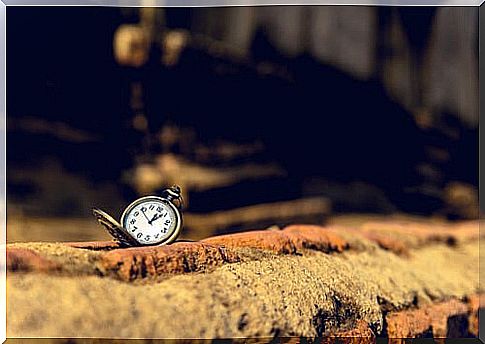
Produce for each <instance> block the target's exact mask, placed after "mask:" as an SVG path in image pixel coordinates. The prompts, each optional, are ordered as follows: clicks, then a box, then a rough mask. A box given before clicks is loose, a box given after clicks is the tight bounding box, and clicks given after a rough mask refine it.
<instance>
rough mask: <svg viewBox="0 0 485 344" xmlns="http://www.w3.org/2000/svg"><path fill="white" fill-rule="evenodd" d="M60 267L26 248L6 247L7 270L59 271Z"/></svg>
mask: <svg viewBox="0 0 485 344" xmlns="http://www.w3.org/2000/svg"><path fill="white" fill-rule="evenodd" d="M60 269H61V267H60V266H59V265H58V264H56V263H54V262H52V261H50V260H49V259H47V258H44V257H42V256H40V255H39V254H37V253H35V252H34V251H32V250H29V249H26V248H16V247H12V248H7V271H12V272H14V271H21V272H27V271H40V272H52V271H59V270H60Z"/></svg>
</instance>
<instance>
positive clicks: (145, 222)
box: [121, 196, 180, 245]
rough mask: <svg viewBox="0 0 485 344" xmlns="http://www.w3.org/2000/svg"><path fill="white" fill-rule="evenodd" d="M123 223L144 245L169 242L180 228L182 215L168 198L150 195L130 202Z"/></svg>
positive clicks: (129, 232) (122, 219) (130, 233)
mask: <svg viewBox="0 0 485 344" xmlns="http://www.w3.org/2000/svg"><path fill="white" fill-rule="evenodd" d="M121 224H122V225H123V227H124V228H126V230H127V231H128V234H129V235H131V236H132V237H133V238H134V239H135V240H136V241H138V242H139V243H140V244H142V245H155V244H159V243H163V242H168V241H170V239H171V238H172V237H174V236H176V234H177V232H178V231H179V229H180V215H179V214H178V211H177V209H176V208H175V207H174V206H173V205H172V204H171V203H170V202H169V201H167V200H165V199H163V198H160V197H156V196H148V197H143V198H140V199H138V200H136V201H135V202H133V203H132V204H130V205H129V206H128V207H127V208H126V210H125V211H124V213H123V216H122V217H121Z"/></svg>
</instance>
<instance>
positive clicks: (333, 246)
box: [202, 225, 348, 254]
mask: <svg viewBox="0 0 485 344" xmlns="http://www.w3.org/2000/svg"><path fill="white" fill-rule="evenodd" d="M202 242H205V243H210V244H215V245H221V246H224V247H230V248H238V247H249V248H257V249H261V250H269V251H272V252H275V253H278V254H294V253H296V252H297V250H299V249H302V248H308V249H314V250H319V251H323V252H327V253H329V252H335V251H336V252H342V251H343V250H344V249H346V248H348V243H347V242H346V241H345V240H344V239H342V238H341V237H339V236H338V235H337V234H335V233H333V232H330V231H328V230H327V229H326V228H325V227H320V226H312V225H293V226H289V227H286V228H285V229H283V230H280V231H269V230H263V231H250V232H244V233H236V234H226V235H220V236H216V237H212V238H208V239H204V240H202Z"/></svg>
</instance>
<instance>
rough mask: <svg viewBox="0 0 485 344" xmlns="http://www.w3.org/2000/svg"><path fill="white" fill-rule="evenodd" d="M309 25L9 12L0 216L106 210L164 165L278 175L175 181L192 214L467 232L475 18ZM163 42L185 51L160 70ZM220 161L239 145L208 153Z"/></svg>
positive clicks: (369, 13) (264, 13)
mask: <svg viewBox="0 0 485 344" xmlns="http://www.w3.org/2000/svg"><path fill="white" fill-rule="evenodd" d="M329 8H330V7H329ZM324 11H325V9H322V7H320V8H309V7H267V8H263V9H259V8H255V9H247V8H240V9H234V8H233V9H229V8H217V9H203V8H202V9H183V8H173V9H158V10H155V11H154V12H152V13H151V15H152V17H150V18H152V19H149V20H147V19H146V17H143V16H144V14H143V10H138V9H118V8H100V7H92V8H91V7H79V8H78V7H70V8H67V7H66V8H62V7H9V8H8V16H9V20H8V22H7V29H8V30H7V35H8V37H7V47H8V49H7V85H8V86H7V104H8V105H7V106H8V107H7V129H8V132H7V141H8V144H7V163H8V169H7V176H8V184H7V192H8V214H9V216H10V217H15V216H20V217H29V216H34V217H68V218H71V217H75V218H78V217H88V216H89V211H90V208H91V207H92V206H95V205H100V206H103V207H105V209H108V210H109V211H112V212H115V213H117V212H119V211H120V209H122V208H123V206H124V205H126V204H127V203H128V202H130V201H131V200H132V199H133V198H135V197H137V196H138V195H140V194H144V193H146V192H143V191H140V190H146V189H143V188H142V189H140V187H139V186H137V185H135V184H136V183H135V184H134V183H133V173H135V172H134V171H136V169H137V168H138V167H139V166H141V165H142V164H153V163H154V161H157V159H158V158H160V157H166V156H168V157H170V159H172V158H174V157H175V158H176V159H181V160H182V161H184V162H190V164H191V165H190V166H192V167H194V166H196V167H197V166H201V167H204V168H210V169H214V171H223V172H224V173H225V175H227V174H229V175H230V174H231V173H232V172H231V171H235V170H237V169H238V168H240V166H242V165H244V166H246V165H245V164H251V166H252V168H254V166H259V165H261V166H267V165H268V164H270V165H272V166H277V167H278V169H279V170H280V171H282V173H276V174H271V173H270V172H268V173H267V174H266V175H264V173H263V175H264V176H262V177H260V178H259V177H258V178H235V180H234V181H233V182H231V183H229V184H227V183H226V184H224V185H220V186H207V187H206V186H203V187H191V186H190V185H192V184H190V183H189V184H187V186H186V190H185V192H186V196H187V197H188V199H189V202H188V204H189V207H188V211H189V212H191V213H195V214H205V213H210V212H213V211H221V210H229V209H235V208H239V207H242V206H248V205H252V204H264V203H270V202H279V201H287V200H294V199H301V198H306V197H315V196H317V197H323V198H325V199H327V200H329V201H330V202H331V204H332V206H331V208H332V210H331V213H332V214H338V213H349V212H357V213H363V212H364V213H385V214H390V213H396V212H399V213H410V214H419V215H426V216H436V215H438V216H442V217H445V218H451V219H461V218H473V217H476V216H477V214H478V213H477V212H478V200H477V187H478V179H477V152H478V151H477V147H478V145H477V143H478V142H477V140H478V135H477V122H478V120H477V114H476V109H475V108H474V107H472V108H471V109H470V106H468V107H467V106H466V104H468V103H470V99H471V102H476V103H477V102H478V98H477V97H478V96H475V93H474V92H477V90H478V83H477V80H478V79H477V78H478V76H477V72H476V68H477V60H476V56H477V45H476V39H477V36H476V32H474V31H473V30H471V31H470V27H476V20H477V18H476V14H477V13H476V9H473V8H453V9H451V8H440V9H436V8H392V7H390V8H389V7H388V8H384V7H383V8H377V7H375V8H374V7H345V6H344V7H341V8H340V9H339V8H330V9H329V11H330V12H329V13H330V15H328V14H326V12H324ZM332 11H335V14H336V15H335V16H334V15H332V13H333V12H332ZM339 11H343V12H342V13H341V12H339ZM440 11H444V12H440ZM149 14H150V13H149ZM319 15H320V16H319ZM332 17H335V18H340V19H339V20H334V21H329V22H328V25H323V24H325V18H332ZM268 18H270V19H268ZM470 18H471V19H470ZM150 20H151V21H150ZM246 21H250V22H251V23H252V24H251V25H242V26H241V25H239V26H237V25H236V24H237V23H239V24H240V23H245V22H246ZM147 22H148V27H150V28H151V30H152V32H155V34H153V36H152V38H151V39H149V40H148V43H147V45H146V49H145V50H144V51H146V58H145V59H144V60H143V63H141V64H140V63H138V64H137V63H136V62H133V61H134V60H133V59H132V60H130V59H128V60H122V59H120V58H118V57H117V55H116V51H115V50H116V49H114V48H113V47H114V46H116V40H115V37H116V33H117V32H118V31H117V30H119V29H120V28H121V27H123V26H126V27H129V26H140V25H141V24H143V23H145V24H143V25H146V23H147ZM140 23H141V24H140ZM474 23H475V24H474ZM446 24H449V25H446ZM355 25H357V26H355ZM359 25H360V26H359ZM282 27H283V29H281V28H282ZM278 28H279V29H278ZM359 28H360V29H359ZM362 28H371V29H369V30H368V31H369V33H368V34H367V35H365V34H362V32H363V31H362ZM181 29H183V31H180V30H181ZM281 30H282V31H281ZM285 30H286V31H285ZM295 30H296V31H295ZM366 30H367V29H366ZM446 30H448V31H446ZM173 32H176V33H177V32H181V33H183V35H185V36H184V37H185V38H186V39H185V41H184V42H185V43H184V45H183V48H181V49H179V50H177V49H175V50H176V52H175V53H174V54H175V55H176V58H175V62H173V63H166V62H164V61H165V60H164V56H167V54H169V53H170V52H171V50H170V49H169V48H167V47H166V46H165V45H164V43H163V42H165V41H164V39H165V38H166V37H169V36H168V35H170V34H171V33H173ZM294 32H297V33H298V35H296V36H295V35H294V34H293V33H294ZM319 35H320V36H319ZM354 36H355V37H354ZM187 37H188V39H187ZM241 37H243V39H241ZM315 37H317V38H318V37H324V38H322V39H323V41H322V42H323V43H325V44H323V43H322V44H321V45H319V44H320V43H319V41H318V40H317V39H315ZM349 37H350V38H349ZM443 37H445V39H443ZM361 38H362V39H361ZM363 39H365V40H367V41H364V42H362V40H363ZM465 39H466V40H465ZM352 40H354V41H355V42H356V45H355V47H354V46H353V45H352V44H347V43H345V44H343V43H342V42H350V43H351V42H352ZM241 42H242V43H241ZM282 42H283V43H284V44H289V47H290V48H288V46H286V47H285V45H284V44H283V45H282ZM339 42H340V43H339ZM464 42H465V43H466V42H471V43H470V44H468V45H466V44H465V43H464ZM357 43H360V45H358V44H357ZM339 44H340V45H339ZM362 46H364V47H367V46H369V47H370V48H369V49H363V48H362ZM131 49H135V50H136V47H133V46H132V48H131ZM142 50H143V49H142ZM172 53H173V52H172ZM332 54H333V55H332ZM341 61H347V62H345V63H342V62H341ZM349 61H350V62H349ZM361 61H369V62H368V63H367V64H365V63H361ZM443 61H448V62H449V64H450V67H448V69H446V70H444V69H442V70H443V72H441V71H440V68H444V67H443V66H444V65H440V63H443ZM363 65H364V67H362V66H363ZM450 70H451V71H452V72H449V71H450ZM433 73H434V74H433ZM447 73H448V74H447ZM447 75H448V76H449V77H450V78H451V79H446V77H447ZM440 78H441V79H440ZM453 78H454V79H453ZM463 85H465V86H463ZM453 87H454V88H456V92H453V90H454V88H453ZM467 87H468V88H467ZM136 90H141V91H136ZM446 90H451V91H450V92H451V93H446ZM470 90H471V91H470ZM436 94H437V96H436ZM449 94H452V95H453V96H449ZM455 95H456V96H455ZM454 97H455V98H456V99H455V98H454ZM140 121H141V122H140ZM137 123H138V124H137ZM140 123H141V124H140ZM174 133H175V134H174ZM167 137H172V139H171V140H168V139H167ZM167 140H168V141H167ZM229 146H230V147H248V146H249V147H257V148H256V149H252V150H251V149H249V150H247V151H245V152H244V153H240V154H239V153H238V154H233V155H230V154H229V155H230V156H229V157H227V156H224V157H222V155H220V154H219V155H218V153H217V152H219V150H220V149H222V148H221V147H229ZM202 148H204V149H205V152H206V154H205V155H203V156H201V154H200V151H201V149H202ZM216 148H217V149H216ZM243 150H244V149H243ZM198 152H199V153H198ZM207 152H209V153H207ZM164 161H165V160H164ZM176 161H179V160H176ZM162 165H163V164H162ZM177 166H179V165H177ZM184 166H185V165H184ZM263 170H264V169H263ZM177 171H178V172H177V173H185V172H184V171H186V170H185V169H184V168H181V171H182V172H180V171H179V170H177ZM187 171H189V169H188V168H187ZM190 171H191V172H187V176H186V179H187V180H189V181H190V180H192V179H193V178H192V177H191V175H190V173H193V174H195V175H198V176H200V174H198V172H197V171H198V170H197V169H195V170H194V171H192V169H191V170H190ZM251 171H252V170H251ZM175 177H177V176H175ZM191 178H192V179H191ZM194 178H195V177H194ZM175 179H177V178H175ZM202 179H203V178H202ZM168 181H169V180H167V181H166V182H165V180H164V179H163V178H162V182H161V183H160V185H159V186H158V187H155V188H152V191H153V192H157V191H159V190H160V188H162V187H164V186H166V185H165V184H169V183H168ZM203 184H204V183H203V182H201V185H203ZM216 184H217V183H216ZM197 185H198V184H197Z"/></svg>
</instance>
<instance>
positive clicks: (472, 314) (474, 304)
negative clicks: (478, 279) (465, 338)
mask: <svg viewBox="0 0 485 344" xmlns="http://www.w3.org/2000/svg"><path fill="white" fill-rule="evenodd" d="M467 304H468V323H469V332H470V334H471V335H473V336H475V337H478V311H479V309H481V308H484V307H485V298H484V297H483V296H482V295H472V296H470V297H468V300H467Z"/></svg>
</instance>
